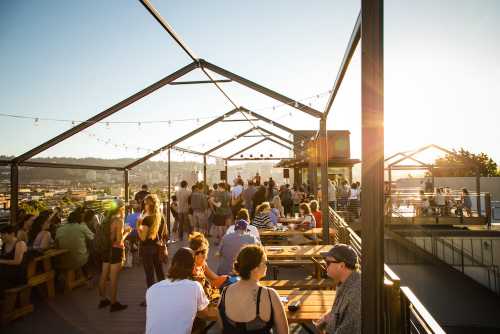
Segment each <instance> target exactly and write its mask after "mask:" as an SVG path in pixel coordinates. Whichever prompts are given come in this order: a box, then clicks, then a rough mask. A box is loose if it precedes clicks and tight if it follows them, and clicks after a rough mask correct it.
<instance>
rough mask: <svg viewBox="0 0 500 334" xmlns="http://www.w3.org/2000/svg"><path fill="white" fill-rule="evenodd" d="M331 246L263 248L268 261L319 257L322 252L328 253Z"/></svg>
mask: <svg viewBox="0 0 500 334" xmlns="http://www.w3.org/2000/svg"><path fill="white" fill-rule="evenodd" d="M332 247H333V245H306V246H264V250H265V252H266V255H267V258H268V259H281V258H295V259H296V258H311V257H321V254H320V253H322V252H328V251H329V250H330V249H332Z"/></svg>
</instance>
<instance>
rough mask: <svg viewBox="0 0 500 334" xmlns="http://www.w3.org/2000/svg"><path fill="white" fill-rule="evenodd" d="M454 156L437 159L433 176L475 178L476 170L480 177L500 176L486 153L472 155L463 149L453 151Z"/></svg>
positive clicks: (496, 167)
mask: <svg viewBox="0 0 500 334" xmlns="http://www.w3.org/2000/svg"><path fill="white" fill-rule="evenodd" d="M453 153H454V154H447V155H446V156H445V157H444V158H438V159H436V161H435V163H434V164H435V166H437V167H445V168H436V169H435V170H434V176H476V171H477V168H479V173H480V175H481V176H500V173H499V170H498V166H497V164H496V162H494V161H493V160H492V159H491V158H490V157H489V156H488V155H487V154H486V153H482V152H481V153H479V154H474V153H471V152H469V151H467V150H465V149H463V148H461V149H460V150H459V151H456V150H453Z"/></svg>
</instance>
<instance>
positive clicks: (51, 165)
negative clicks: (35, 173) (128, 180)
mask: <svg viewBox="0 0 500 334" xmlns="http://www.w3.org/2000/svg"><path fill="white" fill-rule="evenodd" d="M19 166H22V167H41V168H68V169H90V170H117V171H123V170H125V168H123V167H116V166H95V165H78V164H64V163H61V164H60V163H55V162H40V161H25V162H21V163H19Z"/></svg>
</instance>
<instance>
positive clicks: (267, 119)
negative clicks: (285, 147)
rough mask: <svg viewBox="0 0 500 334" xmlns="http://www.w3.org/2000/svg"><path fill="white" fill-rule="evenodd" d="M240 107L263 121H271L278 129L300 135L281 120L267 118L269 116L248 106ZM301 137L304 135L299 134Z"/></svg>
mask: <svg viewBox="0 0 500 334" xmlns="http://www.w3.org/2000/svg"><path fill="white" fill-rule="evenodd" d="M240 109H241V110H242V111H244V112H246V113H247V114H248V115H249V116H255V118H258V119H260V120H261V121H263V122H266V123H269V124H271V125H272V126H275V127H277V128H278V129H281V130H283V131H285V132H288V133H290V134H292V135H294V136H298V135H297V134H296V133H295V130H293V129H290V128H289V127H286V126H284V125H283V124H281V123H279V122H275V121H273V120H272V119H269V118H267V117H265V116H262V115H261V114H258V113H256V112H255V111H251V110H248V109H247V108H245V107H240ZM299 137H300V138H303V137H302V136H299Z"/></svg>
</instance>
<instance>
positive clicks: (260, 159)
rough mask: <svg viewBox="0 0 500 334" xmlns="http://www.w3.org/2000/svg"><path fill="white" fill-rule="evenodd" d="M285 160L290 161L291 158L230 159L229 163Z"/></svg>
mask: <svg viewBox="0 0 500 334" xmlns="http://www.w3.org/2000/svg"><path fill="white" fill-rule="evenodd" d="M284 159H290V158H274V157H269V158H265V157H263V158H260V157H255V158H231V159H228V161H259V160H284Z"/></svg>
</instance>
